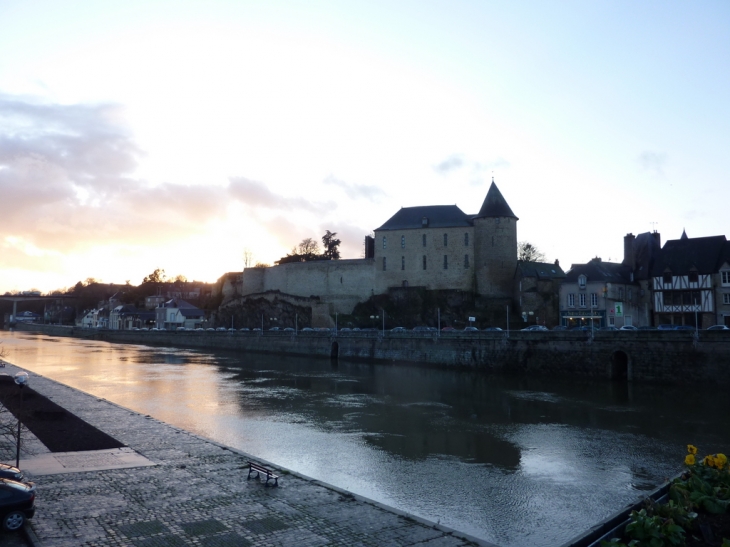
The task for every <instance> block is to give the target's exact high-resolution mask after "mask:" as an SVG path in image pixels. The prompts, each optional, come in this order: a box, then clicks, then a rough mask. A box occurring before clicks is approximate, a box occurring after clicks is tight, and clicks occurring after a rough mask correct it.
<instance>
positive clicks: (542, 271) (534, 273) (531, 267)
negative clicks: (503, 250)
mask: <svg viewBox="0 0 730 547" xmlns="http://www.w3.org/2000/svg"><path fill="white" fill-rule="evenodd" d="M515 275H516V277H518V278H520V277H536V278H538V279H562V278H564V277H565V272H564V271H563V269H562V268H561V267H560V266H559V265H557V264H554V263H552V262H525V261H523V260H518V261H517V272H516V274H515Z"/></svg>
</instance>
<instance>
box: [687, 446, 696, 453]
mask: <svg viewBox="0 0 730 547" xmlns="http://www.w3.org/2000/svg"><path fill="white" fill-rule="evenodd" d="M687 452H689V453H690V454H693V455H694V454H697V447H696V446H694V445H692V444H688V445H687Z"/></svg>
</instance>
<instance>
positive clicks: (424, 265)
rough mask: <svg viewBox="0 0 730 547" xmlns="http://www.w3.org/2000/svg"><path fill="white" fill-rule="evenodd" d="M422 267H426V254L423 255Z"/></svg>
mask: <svg viewBox="0 0 730 547" xmlns="http://www.w3.org/2000/svg"><path fill="white" fill-rule="evenodd" d="M423 269H424V270H425V269H426V255H423Z"/></svg>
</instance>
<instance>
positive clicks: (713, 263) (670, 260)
mask: <svg viewBox="0 0 730 547" xmlns="http://www.w3.org/2000/svg"><path fill="white" fill-rule="evenodd" d="M727 244H728V241H727V239H726V238H725V236H710V237H693V238H684V237H683V238H682V239H673V240H671V241H667V242H666V243H665V244H664V247H662V250H661V252H660V253H659V255H658V256H657V257H656V259H655V260H654V267H653V268H652V276H653V277H658V276H660V275H662V274H663V273H664V271H665V270H667V269H669V270H670V271H671V272H672V274H673V275H686V274H688V273H689V272H690V270H691V269H692V268H696V269H697V273H700V274H711V273H715V272H717V271H718V270H719V268H720V266H721V265H722V263H723V261H724V260H723V257H726V256H730V255H728V249H727V246H728V245H727Z"/></svg>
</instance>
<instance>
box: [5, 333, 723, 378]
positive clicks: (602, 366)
mask: <svg viewBox="0 0 730 547" xmlns="http://www.w3.org/2000/svg"><path fill="white" fill-rule="evenodd" d="M18 328H19V330H26V331H40V332H44V333H45V334H49V335H54V336H74V337H79V338H91V339H96V340H105V341H109V342H116V343H130V344H149V345H165V346H173V347H190V348H200V349H211V350H230V351H238V352H260V353H278V354H287V355H301V356H319V357H322V358H333V357H338V358H346V359H364V360H371V361H381V362H384V361H385V362H398V361H400V362H411V363H419V364H422V365H424V366H438V367H445V368H459V369H471V370H474V371H480V372H484V373H502V374H536V375H552V376H562V377H565V376H572V377H578V378H594V379H602V380H626V381H633V382H649V383H664V384H672V385H683V384H707V385H710V384H713V385H724V386H727V385H730V374H729V372H730V336H728V335H727V333H725V332H723V331H710V332H700V334H699V337H696V336H695V333H694V332H692V331H667V332H662V331H619V332H612V331H603V332H601V331H598V332H596V333H595V334H594V336H593V337H591V333H590V332H588V333H584V332H571V331H568V332H544V333H543V332H522V331H512V332H510V333H509V335H508V336H507V333H504V332H479V333H443V334H442V335H441V336H435V335H434V334H438V333H426V334H419V333H414V332H404V333H390V332H387V331H386V332H385V335H383V333H382V332H354V333H337V335H335V334H334V332H332V331H330V332H304V333H301V332H300V333H298V334H295V333H293V332H291V333H290V332H283V331H280V332H265V333H264V334H263V335H262V334H261V333H256V332H207V331H203V332H200V331H185V332H168V331H113V330H104V331H97V330H93V329H81V328H78V327H62V326H57V325H33V324H30V325H19V326H18Z"/></svg>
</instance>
